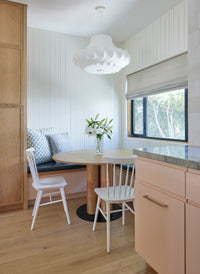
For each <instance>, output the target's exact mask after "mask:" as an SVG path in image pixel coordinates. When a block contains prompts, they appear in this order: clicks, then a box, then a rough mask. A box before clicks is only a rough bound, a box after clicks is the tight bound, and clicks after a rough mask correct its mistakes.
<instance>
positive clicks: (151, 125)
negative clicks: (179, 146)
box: [131, 89, 188, 142]
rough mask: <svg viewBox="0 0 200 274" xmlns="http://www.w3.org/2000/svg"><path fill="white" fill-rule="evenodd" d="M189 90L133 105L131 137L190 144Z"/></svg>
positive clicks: (141, 100)
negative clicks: (187, 142)
mask: <svg viewBox="0 0 200 274" xmlns="http://www.w3.org/2000/svg"><path fill="white" fill-rule="evenodd" d="M187 94H188V90H187V89H179V90H174V91H168V92H164V93H160V94H155V95H149V96H147V97H142V98H137V99H134V100H132V101H131V136H134V137H142V138H153V139H163V140H172V141H185V142H186V141H187V140H188V132H187V131H188V118H187V108H188V96H187Z"/></svg>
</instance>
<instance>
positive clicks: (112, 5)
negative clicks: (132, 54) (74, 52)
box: [16, 0, 182, 41]
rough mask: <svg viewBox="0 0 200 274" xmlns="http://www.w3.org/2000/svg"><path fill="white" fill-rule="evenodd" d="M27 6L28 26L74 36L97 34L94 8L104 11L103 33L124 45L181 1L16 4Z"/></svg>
mask: <svg viewBox="0 0 200 274" xmlns="http://www.w3.org/2000/svg"><path fill="white" fill-rule="evenodd" d="M16 1H17V2H20V3H24V4H27V5H28V26H30V27H34V28H40V29H47V30H53V31H58V32H63V33H68V34H71V35H76V36H86V37H88V36H92V35H93V34H96V33H99V32H100V15H99V13H98V12H97V11H95V7H96V6H98V5H103V6H105V7H106V10H105V12H104V13H103V20H102V32H103V33H105V34H109V35H111V36H112V37H113V39H114V40H115V41H123V40H126V39H127V38H129V37H130V36H131V35H133V33H135V32H137V31H138V30H140V29H142V28H144V27H145V26H146V25H148V24H150V23H151V22H153V21H154V20H155V19H156V18H158V17H159V16H161V15H162V14H164V13H165V12H167V11H168V10H169V9H170V8H172V7H173V6H175V5H176V4H178V3H179V2H181V1H182V0H56V1H55V0H21V1H20V0H19V1H18V0H16Z"/></svg>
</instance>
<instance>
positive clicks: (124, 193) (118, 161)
mask: <svg viewBox="0 0 200 274" xmlns="http://www.w3.org/2000/svg"><path fill="white" fill-rule="evenodd" d="M135 158H136V156H133V157H131V158H130V157H129V158H114V157H105V158H104V159H105V161H106V181H107V195H108V197H110V196H112V197H113V198H119V199H120V198H127V199H128V198H129V197H130V196H131V194H132V189H133V179H134V171H135V165H134V164H135ZM109 165H112V166H113V171H112V173H113V178H112V190H111V188H110V186H111V185H110V182H109ZM131 165H132V167H131ZM124 167H126V175H125V179H124V180H123V168H124ZM116 169H119V180H118V181H116ZM131 169H132V170H131ZM130 173H131V174H130ZM116 189H118V190H117V191H116ZM111 191H112V193H111Z"/></svg>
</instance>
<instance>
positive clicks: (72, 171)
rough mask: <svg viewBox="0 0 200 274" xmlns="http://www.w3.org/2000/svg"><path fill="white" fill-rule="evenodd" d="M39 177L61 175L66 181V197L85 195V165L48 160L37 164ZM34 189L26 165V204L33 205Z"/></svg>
mask: <svg viewBox="0 0 200 274" xmlns="http://www.w3.org/2000/svg"><path fill="white" fill-rule="evenodd" d="M37 169H38V174H39V177H40V178H42V177H46V178H47V177H53V176H63V177H64V178H65V180H66V181H67V184H68V185H67V187H66V197H67V199H73V198H80V197H86V166H84V165H73V164H65V163H58V162H55V161H50V162H47V163H42V164H37ZM35 198H36V191H35V189H34V188H33V187H32V177H31V174H30V169H29V167H28V204H29V205H33V204H34V200H35Z"/></svg>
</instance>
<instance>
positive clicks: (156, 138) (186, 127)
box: [128, 88, 188, 142]
mask: <svg viewBox="0 0 200 274" xmlns="http://www.w3.org/2000/svg"><path fill="white" fill-rule="evenodd" d="M184 90H185V139H184V140H181V139H170V138H159V137H149V136H147V126H148V123H147V113H148V104H147V97H148V96H145V97H142V98H143V134H136V133H134V124H135V117H134V99H132V100H131V133H130V134H129V135H128V136H129V137H137V138H144V139H153V140H163V141H173V142H188V88H185V89H184Z"/></svg>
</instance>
